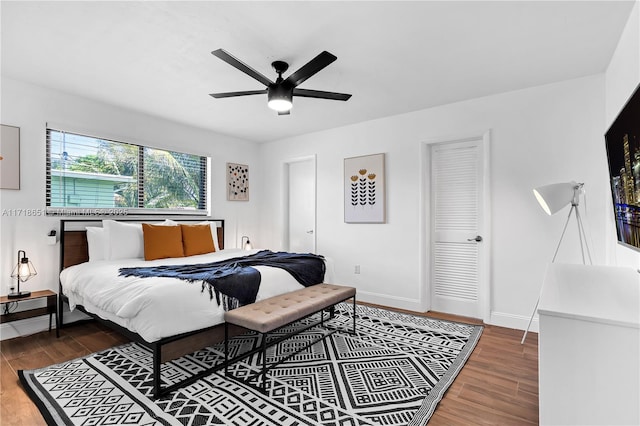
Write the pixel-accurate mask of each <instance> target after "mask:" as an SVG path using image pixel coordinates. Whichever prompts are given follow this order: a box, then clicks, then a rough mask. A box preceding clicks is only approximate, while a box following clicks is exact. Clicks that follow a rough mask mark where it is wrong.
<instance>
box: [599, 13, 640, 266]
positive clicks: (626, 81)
mask: <svg viewBox="0 0 640 426" xmlns="http://www.w3.org/2000/svg"><path fill="white" fill-rule="evenodd" d="M639 83H640V3H639V2H636V4H635V6H634V8H633V10H632V12H631V16H630V17H629V20H628V21H627V24H626V26H625V28H624V30H623V32H622V36H621V37H620V41H619V42H618V46H617V48H616V50H615V52H614V54H613V57H612V58H611V62H610V64H609V67H608V68H607V71H606V73H605V84H606V86H605V87H606V97H605V100H606V128H608V127H609V126H610V125H611V123H613V120H615V118H616V116H617V115H618V113H619V112H620V110H621V109H622V107H623V105H624V104H625V102H626V101H627V99H629V96H631V94H632V93H633V90H634V89H635V88H636V87H637V86H638V84H639ZM606 232H607V241H608V242H609V243H610V244H609V245H608V246H607V259H608V261H609V264H611V265H619V266H632V267H636V268H640V253H639V252H637V251H635V250H631V249H630V248H628V247H625V246H623V245H620V244H617V243H616V241H617V240H616V230H615V225H614V220H613V210H612V209H610V210H609V211H608V212H607V221H606Z"/></svg>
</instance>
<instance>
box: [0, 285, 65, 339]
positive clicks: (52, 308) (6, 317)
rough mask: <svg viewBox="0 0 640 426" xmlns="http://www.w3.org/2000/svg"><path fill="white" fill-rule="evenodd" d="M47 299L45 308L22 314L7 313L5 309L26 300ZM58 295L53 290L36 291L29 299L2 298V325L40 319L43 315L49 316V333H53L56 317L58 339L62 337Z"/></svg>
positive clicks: (0, 305) (0, 299)
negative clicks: (22, 320)
mask: <svg viewBox="0 0 640 426" xmlns="http://www.w3.org/2000/svg"><path fill="white" fill-rule="evenodd" d="M42 298H46V299H47V306H45V307H43V308H34V309H28V310H26V311H20V312H10V313H5V309H8V308H9V307H10V306H11V303H21V302H24V301H25V300H34V299H42ZM57 306H58V295H57V294H56V293H54V292H53V291H51V290H41V291H34V292H32V293H31V296H29V297H23V298H22V299H9V298H8V297H7V296H2V297H0V324H4V323H5V322H12V321H17V320H21V319H26V318H33V317H38V316H41V315H47V314H49V331H51V320H52V318H53V315H55V316H56V337H60V331H59V327H58V311H57Z"/></svg>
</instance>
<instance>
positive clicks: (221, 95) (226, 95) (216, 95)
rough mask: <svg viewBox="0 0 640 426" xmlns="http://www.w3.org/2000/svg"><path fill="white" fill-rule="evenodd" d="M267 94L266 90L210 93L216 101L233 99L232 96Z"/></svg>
mask: <svg viewBox="0 0 640 426" xmlns="http://www.w3.org/2000/svg"><path fill="white" fill-rule="evenodd" d="M265 93H267V89H263V90H245V91H244V92H226V93H210V94H209V96H213V97H214V98H216V99H221V98H233V97H234V96H248V95H263V94H265Z"/></svg>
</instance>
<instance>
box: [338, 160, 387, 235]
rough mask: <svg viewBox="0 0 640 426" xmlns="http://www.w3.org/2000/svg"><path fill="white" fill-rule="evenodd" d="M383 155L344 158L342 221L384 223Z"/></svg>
mask: <svg viewBox="0 0 640 426" xmlns="http://www.w3.org/2000/svg"><path fill="white" fill-rule="evenodd" d="M385 220H386V218H385V176H384V154H373V155H365V156H362V157H351V158H345V160H344V221H345V222H346V223H384V222H385Z"/></svg>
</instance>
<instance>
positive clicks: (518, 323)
mask: <svg viewBox="0 0 640 426" xmlns="http://www.w3.org/2000/svg"><path fill="white" fill-rule="evenodd" d="M529 318H530V317H527V316H523V315H514V314H507V313H504V312H491V320H490V322H489V324H491V325H497V326H499V327H505V328H514V329H516V330H523V331H524V330H525V329H526V328H527V324H529ZM538 330H539V322H538V317H537V316H536V317H534V318H533V321H532V322H531V327H529V331H530V332H533V333H537V332H538Z"/></svg>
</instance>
